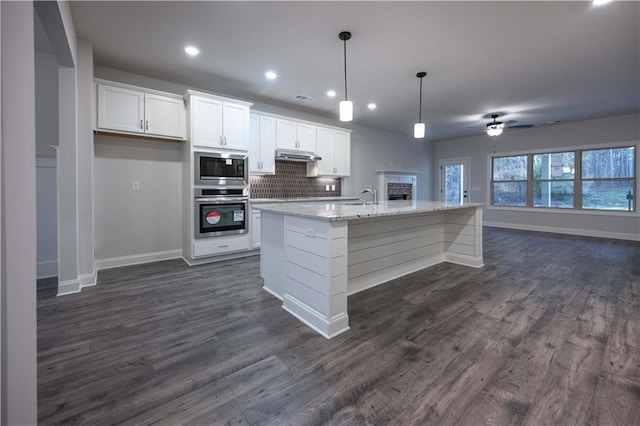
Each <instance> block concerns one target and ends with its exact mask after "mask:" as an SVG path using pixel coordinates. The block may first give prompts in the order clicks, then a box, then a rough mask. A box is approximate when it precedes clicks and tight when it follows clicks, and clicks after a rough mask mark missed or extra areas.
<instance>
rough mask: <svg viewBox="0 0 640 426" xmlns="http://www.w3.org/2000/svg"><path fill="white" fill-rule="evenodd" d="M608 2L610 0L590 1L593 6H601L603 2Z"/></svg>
mask: <svg viewBox="0 0 640 426" xmlns="http://www.w3.org/2000/svg"><path fill="white" fill-rule="evenodd" d="M610 2H611V0H593V2H592V3H593V5H594V6H601V5H603V4H607V3H610Z"/></svg>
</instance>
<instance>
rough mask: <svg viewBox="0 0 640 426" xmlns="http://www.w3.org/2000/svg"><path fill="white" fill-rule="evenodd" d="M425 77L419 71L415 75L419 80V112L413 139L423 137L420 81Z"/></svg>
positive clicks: (422, 72) (423, 73)
mask: <svg viewBox="0 0 640 426" xmlns="http://www.w3.org/2000/svg"><path fill="white" fill-rule="evenodd" d="M426 75H427V73H426V72H424V71H421V72H419V73H418V74H416V77H418V78H419V79H420V110H419V112H418V122H417V123H416V124H414V126H413V137H414V138H416V139H423V138H424V135H425V130H426V129H425V127H426V126H425V125H424V123H423V122H422V79H423V78H424V77H425V76H426Z"/></svg>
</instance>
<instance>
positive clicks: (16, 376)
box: [0, 1, 38, 425]
mask: <svg viewBox="0 0 640 426" xmlns="http://www.w3.org/2000/svg"><path fill="white" fill-rule="evenodd" d="M0 9H1V10H2V12H1V13H0V15H1V16H0V18H1V19H2V24H1V27H0V31H1V37H0V40H1V44H2V46H1V49H0V52H1V55H2V61H1V66H2V69H1V72H0V75H1V78H2V83H1V84H2V93H1V95H2V96H1V98H0V101H1V103H2V108H1V111H2V120H1V138H0V140H1V143H2V147H1V148H2V164H1V167H0V169H1V170H2V182H1V183H2V188H1V190H0V195H1V198H2V202H1V206H2V212H1V214H0V218H1V228H2V231H1V232H0V235H1V241H0V245H1V247H2V248H1V250H0V251H1V254H2V259H1V263H2V267H1V269H0V273H1V276H0V294H1V298H0V299H1V301H2V309H1V313H2V320H1V323H2V328H3V329H2V336H1V339H2V344H1V349H2V352H1V354H0V358H1V360H2V362H1V363H0V369H1V371H2V373H1V375H0V376H1V378H2V385H1V401H0V405H1V407H2V409H1V411H2V419H0V422H2V424H10V425H23V424H24V425H33V424H36V423H37V420H38V417H37V374H36V373H37V371H36V367H37V364H36V360H37V358H36V355H37V353H36V173H35V162H36V152H35V146H36V135H35V126H36V125H35V114H36V112H35V85H34V80H35V64H34V61H35V59H34V22H33V19H34V11H33V3H32V2H5V1H3V2H0Z"/></svg>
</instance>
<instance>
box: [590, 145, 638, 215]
mask: <svg viewBox="0 0 640 426" xmlns="http://www.w3.org/2000/svg"><path fill="white" fill-rule="evenodd" d="M634 165H635V149H634V147H632V146H631V147H625V148H613V149H594V150H589V151H582V208H583V209H600V210H633V209H634V206H633V200H632V199H631V197H630V196H631V195H633V193H634V191H633V189H634V188H635V169H634Z"/></svg>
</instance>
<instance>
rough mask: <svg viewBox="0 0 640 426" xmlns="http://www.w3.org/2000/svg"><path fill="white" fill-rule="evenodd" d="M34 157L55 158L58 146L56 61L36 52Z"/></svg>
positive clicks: (49, 56) (54, 58)
mask: <svg viewBox="0 0 640 426" xmlns="http://www.w3.org/2000/svg"><path fill="white" fill-rule="evenodd" d="M35 64H36V155H37V156H38V157H43V156H44V157H55V152H54V150H53V149H52V148H51V145H58V61H57V60H56V57H55V56H53V55H51V54H47V53H41V52H36V54H35Z"/></svg>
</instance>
